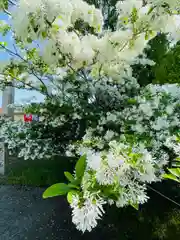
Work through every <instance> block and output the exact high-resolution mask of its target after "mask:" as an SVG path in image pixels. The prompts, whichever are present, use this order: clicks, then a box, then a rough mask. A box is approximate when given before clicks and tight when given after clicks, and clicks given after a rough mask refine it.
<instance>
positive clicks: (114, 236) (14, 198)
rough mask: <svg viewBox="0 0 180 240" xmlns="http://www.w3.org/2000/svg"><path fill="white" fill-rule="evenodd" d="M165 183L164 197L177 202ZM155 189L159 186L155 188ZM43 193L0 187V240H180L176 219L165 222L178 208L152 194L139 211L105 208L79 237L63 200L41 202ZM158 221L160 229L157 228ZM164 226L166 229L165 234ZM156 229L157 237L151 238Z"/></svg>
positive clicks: (38, 189)
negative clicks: (95, 223)
mask: <svg viewBox="0 0 180 240" xmlns="http://www.w3.org/2000/svg"><path fill="white" fill-rule="evenodd" d="M168 183H169V182H167V184H166V185H163V189H164V191H163V193H164V194H166V195H167V196H172V197H173V199H174V200H176V201H178V199H180V198H179V197H180V195H179V194H180V192H179V191H178V192H177V189H176V188H175V190H173V189H174V187H176V186H174V185H169V184H168ZM173 184H174V182H173ZM160 186H161V185H160ZM173 186H174V187H173ZM177 187H178V186H177ZM155 188H156V189H157V188H158V186H157V185H155ZM178 188H179V187H178ZM168 189H169V190H171V192H169V190H168ZM44 190H45V188H42V187H29V186H23V185H14V186H13V185H0V240H92V239H93V240H144V239H146V240H161V239H163V240H178V239H180V219H179V217H178V218H177V219H176V223H174V221H175V219H174V218H173V219H171V220H173V222H172V221H171V222H172V223H173V224H172V223H171V222H170V220H168V218H167V217H168V214H169V213H171V212H172V210H173V211H174V210H175V211H177V214H176V215H177V216H179V207H177V208H176V209H175V208H174V207H176V205H174V204H172V203H171V202H170V201H168V200H167V199H164V198H162V197H161V196H160V195H157V194H156V193H154V192H149V194H150V193H151V197H150V200H149V201H148V203H147V204H144V205H143V206H142V207H141V208H140V210H139V211H136V210H135V209H133V208H132V207H128V208H121V209H117V208H116V207H115V206H114V207H113V206H109V207H108V206H107V209H106V210H107V211H106V213H105V215H104V217H103V220H100V221H99V223H98V226H97V227H96V228H95V229H94V230H93V231H92V232H91V233H85V234H82V233H80V232H79V231H77V230H76V228H75V226H74V224H72V221H71V209H70V207H69V205H68V203H67V201H66V199H65V198H64V197H56V198H51V199H42V193H43V191H44ZM159 190H160V189H159ZM177 193H178V194H177ZM171 204H172V206H170V205H171ZM157 219H159V220H158V221H160V222H161V223H162V224H161V225H157V223H158V222H157ZM168 221H169V223H168ZM170 223H171V224H170ZM175 224H176V225H175ZM165 225H169V227H168V228H167V229H165V230H166V231H165V232H164V226H165ZM156 228H157V229H158V232H160V235H158V236H160V237H157V236H155V235H154V230H155V229H156ZM161 232H162V234H164V233H165V236H166V237H165V238H162V234H161Z"/></svg>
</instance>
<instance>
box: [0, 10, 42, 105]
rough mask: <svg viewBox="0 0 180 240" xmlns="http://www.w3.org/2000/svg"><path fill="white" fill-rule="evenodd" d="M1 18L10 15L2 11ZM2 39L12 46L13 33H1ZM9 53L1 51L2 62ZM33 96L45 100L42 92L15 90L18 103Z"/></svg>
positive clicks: (0, 61)
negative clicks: (3, 34)
mask: <svg viewBox="0 0 180 240" xmlns="http://www.w3.org/2000/svg"><path fill="white" fill-rule="evenodd" d="M0 20H8V17H7V15H6V14H4V13H0ZM1 41H6V42H7V43H8V47H9V48H11V47H12V43H13V41H12V38H11V35H10V34H8V35H7V36H5V37H4V36H2V35H0V42H1ZM8 58H9V55H8V54H7V53H5V52H4V51H0V64H1V63H2V62H4V61H6V60H8ZM32 97H35V98H36V99H37V101H43V99H44V97H43V96H42V94H40V93H38V92H36V91H27V90H23V89H21V90H20V89H16V90H15V102H16V103H21V102H24V101H25V99H30V98H32ZM1 106H2V92H1V91H0V107H1Z"/></svg>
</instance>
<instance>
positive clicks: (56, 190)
mask: <svg viewBox="0 0 180 240" xmlns="http://www.w3.org/2000/svg"><path fill="white" fill-rule="evenodd" d="M70 189H71V188H70V187H69V186H68V185H67V184H65V183H56V184H53V185H52V186H50V187H49V188H47V189H46V190H45V191H44V193H43V198H50V197H55V196H60V195H65V194H66V193H68V191H69V190H70Z"/></svg>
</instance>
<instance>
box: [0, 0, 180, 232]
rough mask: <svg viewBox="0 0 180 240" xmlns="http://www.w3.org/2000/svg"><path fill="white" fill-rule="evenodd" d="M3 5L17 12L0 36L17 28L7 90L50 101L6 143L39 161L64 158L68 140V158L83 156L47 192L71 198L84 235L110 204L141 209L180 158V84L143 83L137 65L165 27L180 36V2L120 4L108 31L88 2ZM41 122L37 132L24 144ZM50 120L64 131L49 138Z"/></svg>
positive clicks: (11, 131)
mask: <svg viewBox="0 0 180 240" xmlns="http://www.w3.org/2000/svg"><path fill="white" fill-rule="evenodd" d="M0 3H1V5H0V6H1V8H2V9H3V10H4V11H5V12H6V13H7V14H8V15H9V16H10V17H9V20H8V22H6V23H5V22H2V24H1V32H2V33H3V34H4V35H5V34H6V33H7V32H8V31H11V33H12V36H13V41H14V44H12V46H8V45H7V44H6V43H5V42H1V43H0V47H1V49H2V50H3V51H6V52H7V53H9V54H10V55H11V56H12V58H11V59H10V60H9V61H8V62H6V63H5V64H4V65H3V66H2V69H1V74H3V75H4V81H3V82H1V87H4V86H7V85H12V86H15V87H17V88H26V89H29V90H31V89H35V90H37V91H39V92H41V93H42V94H44V95H45V96H46V101H47V102H45V105H44V106H43V107H42V106H41V107H40V109H39V110H37V111H39V112H40V113H41V114H42V115H44V118H42V120H41V121H40V123H38V124H39V125H36V124H35V125H27V124H24V125H22V123H12V122H9V121H7V122H5V123H3V125H2V127H1V134H2V136H4V138H5V140H6V141H7V142H8V143H9V148H10V149H11V150H13V149H15V148H17V147H19V148H20V149H21V151H20V156H27V150H28V151H29V152H30V153H33V154H32V155H34V154H35V155H34V156H35V157H33V159H34V158H37V157H38V156H40V158H42V157H44V156H45V155H50V156H51V155H53V154H57V153H59V151H60V148H61V147H62V145H63V148H64V149H65V151H66V154H67V155H70V154H71V155H74V154H76V155H78V156H80V155H81V157H80V159H79V160H78V161H77V163H76V166H75V172H74V173H73V174H71V173H69V172H65V175H66V177H67V179H68V180H69V184H65V183H57V184H55V185H52V186H51V187H50V188H48V189H47V190H46V191H45V192H44V194H43V197H44V198H47V197H53V196H57V195H64V194H67V199H68V202H69V203H70V206H71V208H72V221H73V223H74V224H75V225H76V227H77V229H79V230H81V231H82V232H85V231H91V230H92V229H93V228H94V227H96V225H97V220H98V219H100V218H101V217H102V215H103V213H104V210H103V205H105V204H116V206H117V207H123V206H127V205H131V206H133V207H134V208H136V209H138V205H139V204H143V203H145V202H146V201H147V200H148V196H147V194H146V188H147V184H148V183H151V182H156V181H160V180H161V179H162V173H163V172H164V167H165V166H166V165H168V164H169V165H171V161H170V159H171V158H172V156H173V154H175V156H176V154H177V151H175V152H174V149H172V148H171V147H170V143H171V141H173V136H175V135H177V132H178V130H179V129H178V128H179V124H180V108H179V106H180V88H179V87H178V85H176V84H174V85H165V86H157V85H155V86H153V85H148V86H146V87H143V88H142V87H140V86H139V84H138V83H137V80H136V79H135V78H134V77H133V74H132V73H133V70H132V66H133V65H134V64H142V65H147V64H149V65H153V64H154V62H153V61H151V60H149V59H147V57H146V56H145V54H144V51H143V50H144V49H145V48H146V47H147V46H148V42H149V41H150V40H151V39H153V38H154V37H155V36H156V35H157V34H158V33H165V34H167V35H168V37H169V39H171V40H172V41H178V40H179V37H180V31H179V30H180V29H179V22H178V21H179V17H178V13H179V8H180V1H178V0H147V1H142V0H126V1H119V2H117V4H116V10H115V12H116V16H117V21H116V25H115V27H111V30H110V29H108V28H107V26H106V25H105V22H104V19H106V20H107V18H108V16H109V15H108V14H107V11H105V9H104V8H102V10H101V9H97V8H95V6H94V5H89V4H88V3H86V2H84V1H82V0H66V1H59V0H31V1H30V0H20V1H18V3H15V2H14V1H4V0H3V1H2V0H1V2H0ZM8 3H9V4H10V5H8ZM100 6H101V5H100ZM113 11H114V9H113ZM22 23H23V24H22ZM113 28H114V29H113ZM52 109H53V111H52ZM50 115H51V117H50V118H49V116H50ZM48 120H49V122H48ZM67 122H68V125H67ZM22 126H23V127H22ZM34 126H35V127H36V130H37V129H38V131H36V130H35V132H37V133H36V135H35V136H34V137H32V138H31V139H30V140H31V141H27V139H28V138H29V136H31V134H30V132H31V131H32V128H33V127H34ZM38 126H39V127H38ZM40 126H41V127H40ZM44 126H46V127H47V128H44ZM49 126H51V128H49ZM52 126H55V127H57V126H58V127H60V128H59V129H61V131H63V134H62V135H61V134H60V133H59V135H58V137H54V135H53V134H52V135H51V132H52ZM65 126H66V127H65ZM70 126H75V130H74V131H71V128H70ZM77 129H80V130H78V133H77V131H76V130H77ZM45 130H47V131H49V133H48V137H47V138H45V141H43V138H44V134H45ZM79 132H80V133H81V134H79ZM72 133H73V134H72ZM66 134H67V135H68V136H69V135H71V136H70V137H68V140H67V139H66V138H64V135H66ZM22 135H23V140H22ZM76 135H77V137H76ZM56 136H57V135H56ZM54 139H57V140H62V139H63V143H61V141H59V142H58V141H54ZM40 143H42V145H40ZM65 143H66V144H65ZM37 146H40V147H37ZM40 152H41V153H42V154H39V153H40ZM171 167H172V166H171Z"/></svg>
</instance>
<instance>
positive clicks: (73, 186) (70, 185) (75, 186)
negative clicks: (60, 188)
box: [68, 183, 79, 189]
mask: <svg viewBox="0 0 180 240" xmlns="http://www.w3.org/2000/svg"><path fill="white" fill-rule="evenodd" d="M68 186H69V187H70V188H76V189H79V187H78V186H77V185H75V184H72V183H69V184H68Z"/></svg>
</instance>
